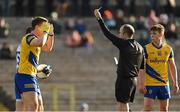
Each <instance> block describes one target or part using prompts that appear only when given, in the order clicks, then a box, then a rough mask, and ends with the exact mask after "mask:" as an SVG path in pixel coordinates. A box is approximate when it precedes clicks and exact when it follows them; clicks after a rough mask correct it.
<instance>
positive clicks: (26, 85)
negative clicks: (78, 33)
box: [24, 84, 36, 88]
mask: <svg viewBox="0 0 180 112" xmlns="http://www.w3.org/2000/svg"><path fill="white" fill-rule="evenodd" d="M35 87H36V85H35V84H24V88H35Z"/></svg>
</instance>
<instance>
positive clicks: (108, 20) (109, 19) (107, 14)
mask: <svg viewBox="0 0 180 112" xmlns="http://www.w3.org/2000/svg"><path fill="white" fill-rule="evenodd" d="M103 17H104V22H105V24H106V25H107V27H108V28H109V29H115V28H116V21H115V20H114V17H113V14H112V12H111V11H110V10H109V9H106V10H104V13H103Z"/></svg>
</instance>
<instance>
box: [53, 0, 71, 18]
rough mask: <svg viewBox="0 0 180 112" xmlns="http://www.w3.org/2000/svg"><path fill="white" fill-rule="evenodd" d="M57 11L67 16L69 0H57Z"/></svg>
mask: <svg viewBox="0 0 180 112" xmlns="http://www.w3.org/2000/svg"><path fill="white" fill-rule="evenodd" d="M55 4H56V6H55V7H56V11H57V12H58V15H60V16H65V15H66V14H67V11H68V7H69V3H68V1H67V0H56V2H55Z"/></svg>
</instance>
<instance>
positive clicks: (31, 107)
mask: <svg viewBox="0 0 180 112" xmlns="http://www.w3.org/2000/svg"><path fill="white" fill-rule="evenodd" d="M38 106H39V104H38V102H35V101H31V102H28V103H24V108H25V110H28V111H37V110H38Z"/></svg>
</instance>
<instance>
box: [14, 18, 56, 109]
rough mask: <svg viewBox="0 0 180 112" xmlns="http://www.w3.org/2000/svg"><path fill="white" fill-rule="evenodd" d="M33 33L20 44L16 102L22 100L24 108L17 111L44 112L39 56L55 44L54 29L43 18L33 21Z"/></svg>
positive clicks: (16, 77)
mask: <svg viewBox="0 0 180 112" xmlns="http://www.w3.org/2000/svg"><path fill="white" fill-rule="evenodd" d="M31 24H32V26H31V27H32V31H31V33H28V34H26V35H25V36H24V37H23V38H22V41H21V44H20V57H19V67H18V70H17V73H16V75H15V92H16V101H18V100H20V101H21V102H22V105H23V107H20V108H18V107H19V106H18V103H17V102H16V104H17V105H16V107H17V108H16V111H43V110H44V108H43V101H42V97H41V93H40V88H39V85H38V82H37V79H36V74H37V72H38V71H42V70H43V68H42V69H41V70H40V69H39V70H37V66H38V63H39V56H40V53H41V50H42V51H45V52H49V51H51V50H52V47H53V44H54V28H53V25H51V24H50V23H48V20H47V19H46V18H43V17H36V18H34V19H33V20H32V22H31Z"/></svg>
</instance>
